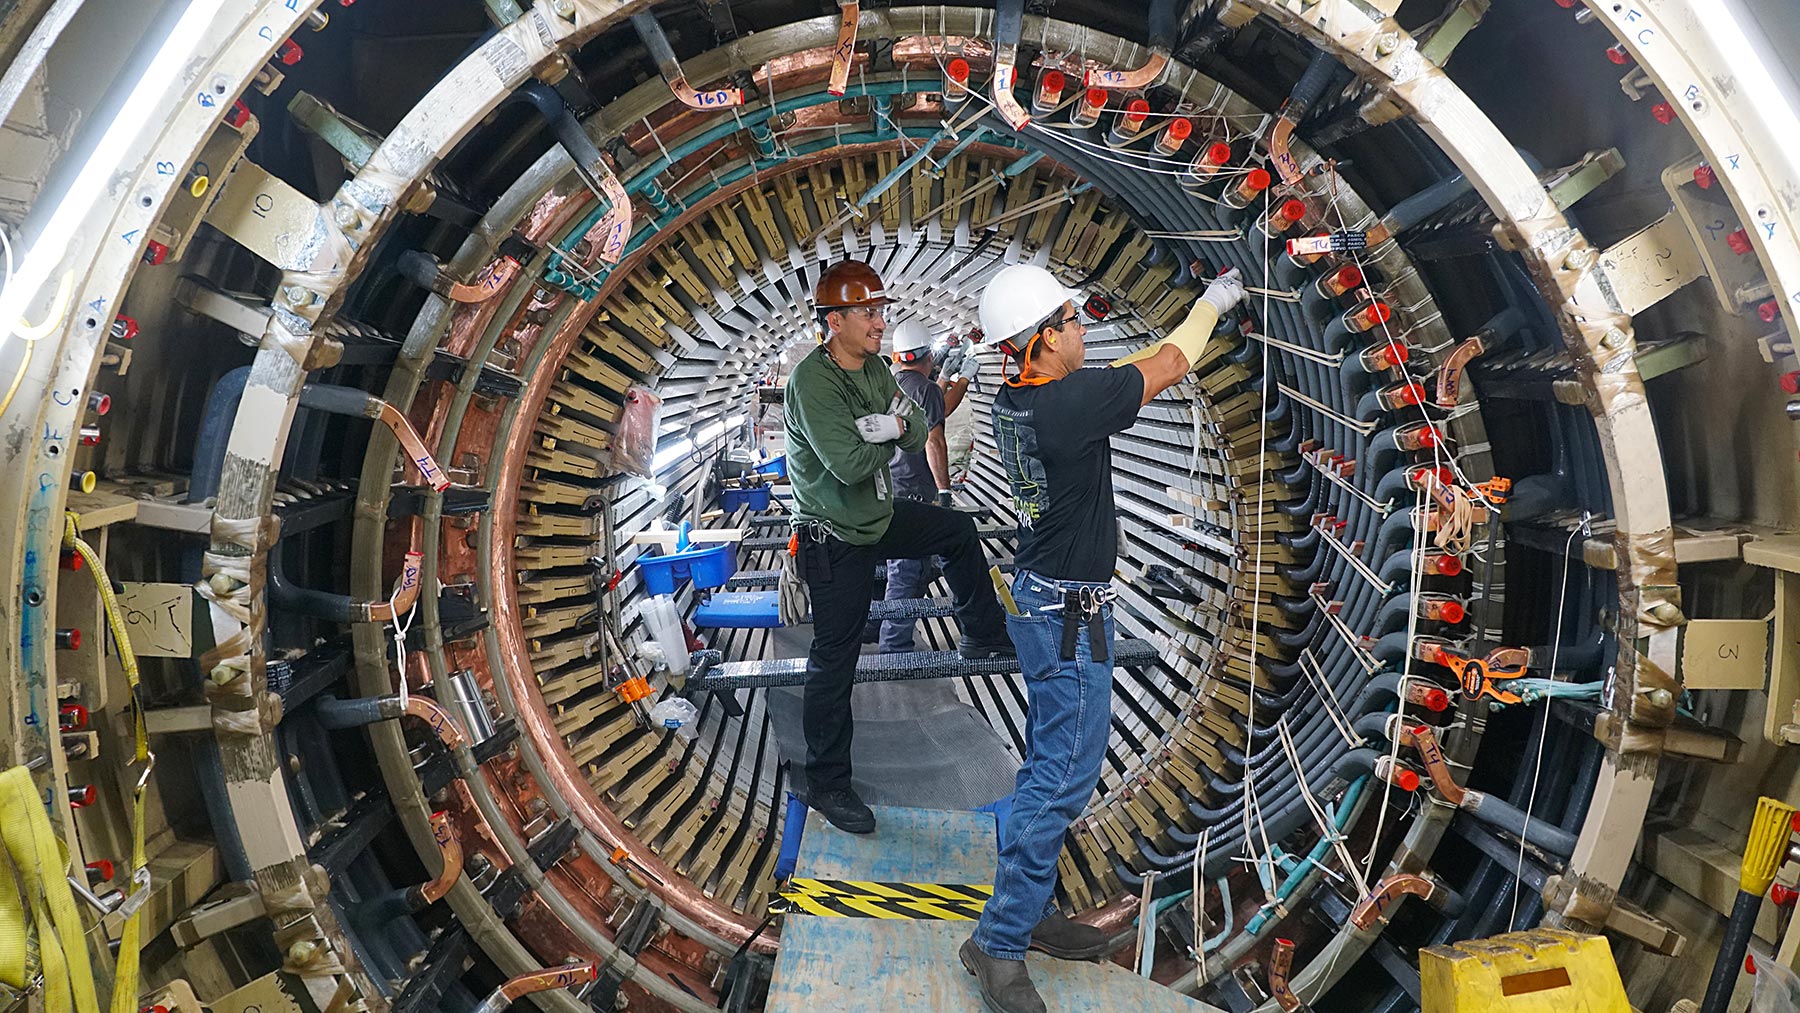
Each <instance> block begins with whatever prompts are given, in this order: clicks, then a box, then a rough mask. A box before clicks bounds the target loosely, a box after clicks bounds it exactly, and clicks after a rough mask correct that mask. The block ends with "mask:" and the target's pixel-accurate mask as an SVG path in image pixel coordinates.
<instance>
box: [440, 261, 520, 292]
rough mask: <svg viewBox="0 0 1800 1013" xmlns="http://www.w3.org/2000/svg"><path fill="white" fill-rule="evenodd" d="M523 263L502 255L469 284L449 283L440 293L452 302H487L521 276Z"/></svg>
mask: <svg viewBox="0 0 1800 1013" xmlns="http://www.w3.org/2000/svg"><path fill="white" fill-rule="evenodd" d="M522 266H523V265H521V264H520V263H519V262H518V261H517V260H515V259H513V258H512V257H505V256H503V257H500V258H499V259H497V260H495V261H494V262H493V263H492V264H489V265H488V266H487V269H486V270H484V271H482V272H481V276H480V277H478V278H476V279H475V280H474V281H473V282H471V283H469V284H467V285H449V286H446V287H445V289H444V291H443V292H441V293H439V294H440V295H442V296H443V297H444V298H446V299H448V300H450V301H451V302H461V303H478V302H486V301H488V300H489V299H491V298H493V296H494V295H495V294H496V293H498V292H500V291H501V290H502V289H504V288H506V286H508V285H510V284H512V280H513V279H514V278H517V277H518V276H519V270H520V268H521V267H522Z"/></svg>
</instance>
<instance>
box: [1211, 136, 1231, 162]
mask: <svg viewBox="0 0 1800 1013" xmlns="http://www.w3.org/2000/svg"><path fill="white" fill-rule="evenodd" d="M1229 161H1231V145H1229V144H1226V143H1225V142H1224V141H1214V142H1213V143H1212V146H1211V147H1209V148H1207V149H1206V164H1207V165H1224V164H1225V163H1226V162H1229Z"/></svg>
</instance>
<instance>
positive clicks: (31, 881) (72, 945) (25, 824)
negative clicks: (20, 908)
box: [0, 767, 137, 1013]
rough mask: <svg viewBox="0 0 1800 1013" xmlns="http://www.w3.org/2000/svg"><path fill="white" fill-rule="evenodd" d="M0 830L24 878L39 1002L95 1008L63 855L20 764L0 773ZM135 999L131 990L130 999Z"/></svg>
mask: <svg viewBox="0 0 1800 1013" xmlns="http://www.w3.org/2000/svg"><path fill="white" fill-rule="evenodd" d="M0 836H4V838H5V840H6V850H7V852H8V853H9V854H10V855H11V856H12V860H13V865H14V867H15V868H17V869H18V871H19V875H20V878H21V879H23V880H24V884H23V885H24V888H25V897H26V899H27V900H29V901H30V902H31V920H32V921H33V922H34V923H35V924H36V925H37V930H38V956H39V959H41V960H42V961H43V965H44V1008H45V1009H47V1010H49V1013H97V1011H98V1010H99V1008H100V1005H99V1000H98V999H97V998H96V997H95V992H94V969H93V966H92V964H90V963H89V961H88V952H87V941H86V937H85V934H84V933H83V932H82V926H81V917H80V915H79V914H77V913H76V911H75V897H74V895H73V894H72V893H70V892H69V881H68V879H67V878H66V876H65V874H64V870H65V869H66V868H67V867H68V864H69V863H68V859H67V857H66V856H65V855H64V853H63V850H62V848H61V847H60V846H59V843H58V841H57V839H56V834H55V832H54V831H52V830H51V829H50V817H49V815H48V814H46V813H45V812H44V803H43V800H42V799H40V798H39V797H38V789H37V782H36V781H33V780H32V778H31V772H30V771H29V770H27V769H26V768H24V767H14V768H12V769H11V770H8V771H6V772H5V773H0ZM134 973H135V972H134ZM9 984H10V982H9ZM133 991H134V992H135V987H134V989H133ZM136 999H137V997H136V995H135V994H134V995H133V996H132V997H131V1000H132V1002H133V1003H134V1004H135V1002H136Z"/></svg>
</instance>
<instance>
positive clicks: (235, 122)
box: [225, 99, 250, 127]
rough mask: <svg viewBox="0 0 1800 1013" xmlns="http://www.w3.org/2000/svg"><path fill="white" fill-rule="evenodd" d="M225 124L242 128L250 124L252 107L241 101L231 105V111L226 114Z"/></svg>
mask: <svg viewBox="0 0 1800 1013" xmlns="http://www.w3.org/2000/svg"><path fill="white" fill-rule="evenodd" d="M225 122H227V123H229V124H231V125H232V126H234V127H241V126H243V125H244V124H246V123H248V122H250V107H249V106H247V105H245V104H244V100H243V99H239V100H237V101H236V102H233V103H232V104H231V111H230V112H228V113H226V114H225Z"/></svg>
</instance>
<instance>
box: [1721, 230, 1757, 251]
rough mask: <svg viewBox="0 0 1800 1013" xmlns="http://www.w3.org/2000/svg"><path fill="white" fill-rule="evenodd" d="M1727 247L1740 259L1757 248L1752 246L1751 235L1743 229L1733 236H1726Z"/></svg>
mask: <svg viewBox="0 0 1800 1013" xmlns="http://www.w3.org/2000/svg"><path fill="white" fill-rule="evenodd" d="M1725 245H1726V246H1729V247H1731V252H1733V253H1735V254H1737V255H1738V256H1740V257H1742V256H1744V255H1746V254H1748V253H1749V252H1750V251H1751V250H1753V249H1755V247H1753V246H1751V245H1750V233H1748V232H1746V231H1745V230H1743V229H1739V230H1737V231H1736V232H1733V233H1732V234H1731V235H1729V236H1726V237H1725Z"/></svg>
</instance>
